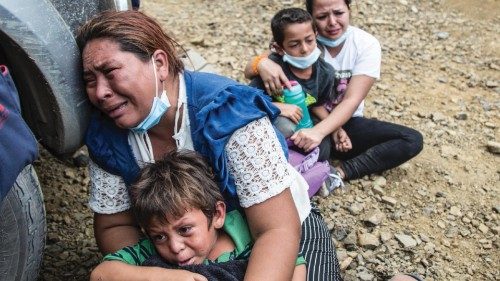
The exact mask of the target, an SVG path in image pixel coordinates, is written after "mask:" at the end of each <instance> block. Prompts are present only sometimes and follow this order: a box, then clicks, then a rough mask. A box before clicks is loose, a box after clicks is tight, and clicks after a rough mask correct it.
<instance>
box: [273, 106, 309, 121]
mask: <svg viewBox="0 0 500 281" xmlns="http://www.w3.org/2000/svg"><path fill="white" fill-rule="evenodd" d="M273 104H274V105H275V106H276V107H277V108H279V110H280V111H281V113H280V115H281V116H284V117H286V118H288V119H290V120H292V122H293V123H295V124H298V123H299V121H300V119H302V109H300V107H298V106H296V105H295V104H287V103H282V102H273Z"/></svg>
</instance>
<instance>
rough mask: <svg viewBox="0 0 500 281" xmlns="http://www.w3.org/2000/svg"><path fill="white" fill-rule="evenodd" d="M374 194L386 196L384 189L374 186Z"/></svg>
mask: <svg viewBox="0 0 500 281" xmlns="http://www.w3.org/2000/svg"><path fill="white" fill-rule="evenodd" d="M372 190H373V193H375V194H378V195H382V196H383V195H384V189H383V188H382V187H380V186H374V187H373V189H372Z"/></svg>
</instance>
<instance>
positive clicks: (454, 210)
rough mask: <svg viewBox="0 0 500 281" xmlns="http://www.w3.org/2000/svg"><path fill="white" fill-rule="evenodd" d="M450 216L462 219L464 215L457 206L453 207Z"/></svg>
mask: <svg viewBox="0 0 500 281" xmlns="http://www.w3.org/2000/svg"><path fill="white" fill-rule="evenodd" d="M450 214H451V215H454V216H455V217H462V215H463V214H462V211H461V210H460V208H459V207H457V206H451V208H450Z"/></svg>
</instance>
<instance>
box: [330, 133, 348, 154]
mask: <svg viewBox="0 0 500 281" xmlns="http://www.w3.org/2000/svg"><path fill="white" fill-rule="evenodd" d="M332 138H333V143H334V144H335V149H336V150H337V151H340V152H347V151H349V150H351V149H352V143H351V139H350V138H349V136H348V135H347V133H346V131H345V130H344V129H342V128H339V129H338V130H337V131H335V132H333V134H332Z"/></svg>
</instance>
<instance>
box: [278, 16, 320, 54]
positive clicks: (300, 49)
mask: <svg viewBox="0 0 500 281" xmlns="http://www.w3.org/2000/svg"><path fill="white" fill-rule="evenodd" d="M283 33H284V40H283V44H282V46H280V47H281V48H278V53H279V54H280V55H284V52H285V53H287V54H288V55H290V56H294V57H305V56H307V55H309V54H311V53H312V51H314V49H316V33H315V32H314V29H313V27H312V22H310V21H308V22H303V23H292V24H289V25H288V26H287V27H285V30H284V32H283ZM280 49H281V50H280Z"/></svg>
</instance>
